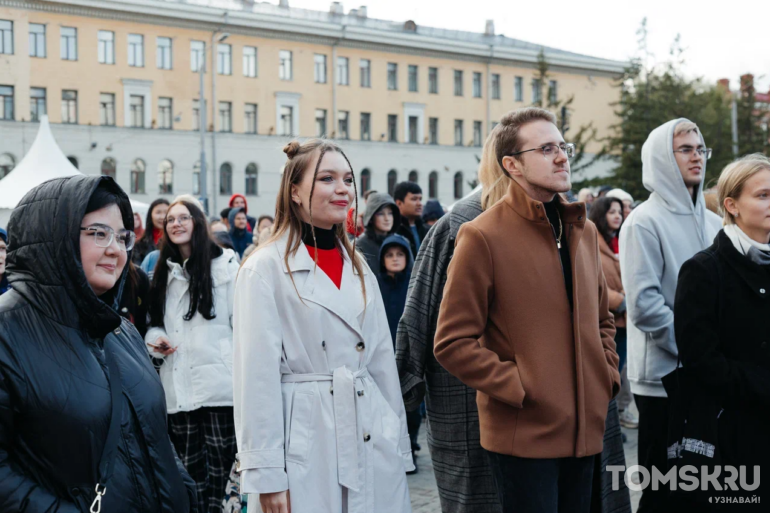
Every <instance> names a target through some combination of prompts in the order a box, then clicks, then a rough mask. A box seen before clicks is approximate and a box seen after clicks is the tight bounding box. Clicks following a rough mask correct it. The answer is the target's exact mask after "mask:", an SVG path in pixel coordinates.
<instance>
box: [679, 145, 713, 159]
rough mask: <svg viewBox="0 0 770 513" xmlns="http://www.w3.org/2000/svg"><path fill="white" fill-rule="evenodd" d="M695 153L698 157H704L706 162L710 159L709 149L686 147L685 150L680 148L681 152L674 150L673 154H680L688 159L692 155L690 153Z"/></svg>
mask: <svg viewBox="0 0 770 513" xmlns="http://www.w3.org/2000/svg"><path fill="white" fill-rule="evenodd" d="M694 151H697V152H698V155H700V156H701V157H704V158H705V159H706V160H708V159H710V158H711V151H712V150H711V148H691V147H689V146H687V147H686V148H682V149H681V150H674V153H681V154H682V155H684V156H685V157H687V158H689V157H690V156H691V155H692V152H694Z"/></svg>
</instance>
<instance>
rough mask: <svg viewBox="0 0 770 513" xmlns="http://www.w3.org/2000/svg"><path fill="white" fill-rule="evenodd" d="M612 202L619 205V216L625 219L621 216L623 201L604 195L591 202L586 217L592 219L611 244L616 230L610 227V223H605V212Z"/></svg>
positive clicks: (603, 236)
mask: <svg viewBox="0 0 770 513" xmlns="http://www.w3.org/2000/svg"><path fill="white" fill-rule="evenodd" d="M613 203H617V204H618V205H620V217H621V218H623V221H625V218H624V217H623V202H622V201H620V199H619V198H608V197H606V196H604V197H603V198H599V199H597V200H596V201H594V202H593V204H592V205H591V210H590V211H589V212H588V219H590V220H591V221H593V223H594V224H595V225H596V228H597V229H598V230H599V233H600V234H601V236H602V238H603V239H604V240H605V241H606V242H607V244H612V238H613V237H615V236H616V235H617V233H616V232H614V231H612V229H610V225H608V224H607V212H609V211H610V208H612V204H613ZM621 226H622V223H621Z"/></svg>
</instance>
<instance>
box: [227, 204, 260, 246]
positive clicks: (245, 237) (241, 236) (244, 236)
mask: <svg viewBox="0 0 770 513" xmlns="http://www.w3.org/2000/svg"><path fill="white" fill-rule="evenodd" d="M239 212H244V213H245V212H246V210H245V209H244V208H243V207H241V208H233V209H230V214H229V215H228V216H227V220H228V221H229V222H230V238H231V239H232V240H233V249H235V252H236V253H238V257H239V258H243V252H244V251H246V248H248V247H249V244H251V243H252V242H253V239H254V234H253V233H251V232H250V231H249V230H248V229H247V228H243V229H241V230H239V229H237V228H236V227H235V216H236V215H237V214H238V213H239ZM246 224H247V225H248V222H247V223H246Z"/></svg>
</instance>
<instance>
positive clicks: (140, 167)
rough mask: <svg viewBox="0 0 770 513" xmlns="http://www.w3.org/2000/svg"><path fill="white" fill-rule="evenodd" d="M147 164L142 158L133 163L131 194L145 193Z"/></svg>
mask: <svg viewBox="0 0 770 513" xmlns="http://www.w3.org/2000/svg"><path fill="white" fill-rule="evenodd" d="M146 170H147V166H146V165H145V163H144V160H142V159H136V160H134V162H133V163H132V164H131V194H144V174H145V171H146Z"/></svg>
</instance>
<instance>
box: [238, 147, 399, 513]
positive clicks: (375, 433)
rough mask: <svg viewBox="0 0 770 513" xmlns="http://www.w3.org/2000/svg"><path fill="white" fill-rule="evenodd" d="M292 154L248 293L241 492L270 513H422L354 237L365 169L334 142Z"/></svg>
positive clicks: (374, 296)
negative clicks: (415, 503) (416, 506)
mask: <svg viewBox="0 0 770 513" xmlns="http://www.w3.org/2000/svg"><path fill="white" fill-rule="evenodd" d="M284 152H285V153H286V156H287V162H286V164H285V166H284V172H283V176H282V178H281V186H280V189H279V192H278V198H277V202H276V205H277V206H276V219H275V225H274V227H273V229H274V231H273V235H272V237H271V238H270V239H269V240H268V241H267V242H266V243H265V244H264V245H262V244H260V245H259V247H257V249H256V251H254V253H252V254H251V256H249V258H248V259H246V260H245V262H244V263H243V265H242V267H241V271H240V274H239V276H238V281H237V284H236V287H235V316H234V337H235V358H234V361H235V362H236V367H235V369H234V381H235V387H234V389H235V425H236V433H237V437H238V464H239V470H240V475H241V492H242V493H249V494H259V502H260V505H261V507H262V511H263V512H265V513H287V512H289V511H291V512H292V513H315V512H319V511H323V512H325V513H385V512H388V513H390V512H398V513H408V512H410V511H411V505H410V501H409V490H408V488H407V483H406V475H405V472H406V471H408V470H411V469H412V468H413V463H412V451H411V444H410V441H409V434H408V432H407V428H406V414H405V412H404V403H403V400H402V398H401V389H400V386H399V379H398V372H397V370H396V362H395V358H394V355H393V344H392V342H391V337H390V329H389V327H388V319H387V317H386V315H385V308H384V305H383V302H382V297H381V295H380V291H379V287H378V285H377V280H376V278H375V277H374V274H373V273H372V272H371V271H370V270H369V268H368V266H367V265H366V263H365V262H364V261H363V259H362V257H361V256H360V255H359V254H358V253H356V251H355V243H354V242H350V241H349V240H348V238H347V236H346V235H345V218H346V215H347V211H348V208H349V207H350V204H351V203H352V202H353V200H354V198H356V197H357V194H356V192H357V191H356V189H355V177H354V175H353V169H352V168H351V166H350V163H349V162H348V159H347V157H346V156H345V154H344V153H343V152H342V150H341V149H340V148H339V147H338V146H337V145H335V144H333V143H331V142H327V141H322V140H318V139H314V140H310V141H307V142H305V143H303V144H300V143H298V142H296V141H294V142H292V143H290V144H288V145H286V147H285V148H284ZM356 207H357V205H356Z"/></svg>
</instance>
